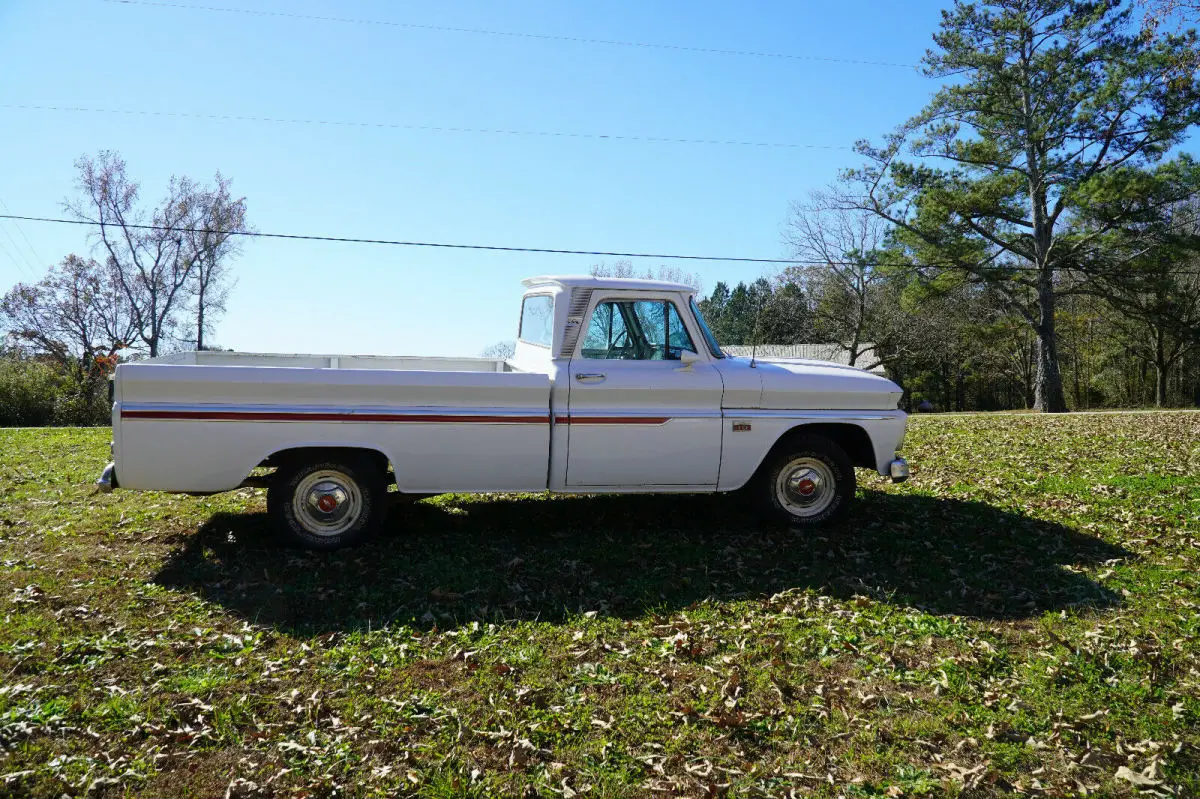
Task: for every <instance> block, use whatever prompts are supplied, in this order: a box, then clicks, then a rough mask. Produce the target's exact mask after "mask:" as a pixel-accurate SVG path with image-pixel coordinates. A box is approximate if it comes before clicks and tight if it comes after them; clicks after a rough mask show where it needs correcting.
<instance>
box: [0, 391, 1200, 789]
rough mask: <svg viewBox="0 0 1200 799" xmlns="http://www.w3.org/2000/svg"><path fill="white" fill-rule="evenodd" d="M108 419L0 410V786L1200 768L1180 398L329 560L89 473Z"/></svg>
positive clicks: (237, 510) (873, 779)
mask: <svg viewBox="0 0 1200 799" xmlns="http://www.w3.org/2000/svg"><path fill="white" fill-rule="evenodd" d="M107 436H108V431H106V430H37V431H32V430H31V431H0V485H3V489H4V495H3V499H2V500H0V616H2V618H3V624H2V625H0V675H2V678H0V795H12V796H38V797H59V796H62V795H63V794H67V795H71V796H75V795H83V794H85V793H88V794H89V795H100V796H126V795H131V796H147V797H170V796H204V797H207V796H214V797H223V796H227V797H231V798H232V797H252V796H276V795H277V796H346V795H381V796H390V795H396V794H412V795H419V796H462V795H475V796H494V795H529V796H536V795H544V796H551V795H559V796H564V797H570V796H574V795H577V794H591V795H604V796H608V795H624V796H647V795H686V796H710V795H723V794H726V793H728V794H730V795H751V796H784V795H797V796H799V795H806V796H807V795H815V796H827V797H833V796H845V797H872V796H878V797H903V796H964V797H966V796H971V797H982V796H996V795H1005V794H1011V793H1016V794H1019V795H1027V796H1076V795H1083V794H1085V793H1086V794H1088V795H1102V796H1134V795H1138V794H1139V792H1140V793H1142V795H1159V796H1178V797H1187V796H1200V749H1198V747H1200V612H1198V611H1200V590H1198V585H1200V540H1198V539H1200V415H1195V414H1191V415H1188V414H1169V413H1165V414H1144V415H1121V416H1077V417H1040V416H1003V417H955V418H925V417H923V418H916V419H914V420H913V421H912V425H911V432H910V434H909V438H908V441H907V442H906V444H905V455H906V456H907V457H908V459H909V461H910V462H911V463H912V464H913V465H914V467H915V477H914V479H913V480H912V482H910V483H909V484H906V485H903V486H892V485H890V484H886V483H884V482H883V481H881V480H879V479H878V478H876V477H874V476H873V475H868V474H866V473H863V472H860V481H861V483H862V487H861V491H860V494H861V496H860V502H859V505H858V508H857V511H856V513H855V514H854V517H853V520H852V521H851V522H850V523H849V524H848V525H847V526H846V527H845V528H843V529H837V530H831V531H829V532H828V533H824V534H821V535H815V536H802V535H798V534H795V533H788V532H782V531H778V530H772V529H764V528H762V527H760V526H757V525H756V523H754V522H753V521H751V520H750V519H748V518H747V517H746V516H745V515H744V514H743V509H742V507H741V506H740V505H739V504H738V502H737V501H736V500H732V499H728V498H714V497H603V498H601V497H597V498H559V499H555V498H547V497H543V496H497V497H489V498H469V497H457V496H448V497H439V498H436V499H433V500H427V501H425V502H423V503H420V504H417V505H413V506H411V507H408V508H402V509H398V510H397V511H395V512H393V514H392V517H391V519H390V521H389V525H388V528H389V529H388V531H387V533H386V535H384V536H383V537H381V538H380V539H378V540H376V541H374V542H372V543H370V544H369V545H366V546H364V547H361V548H358V549H355V550H352V551H347V552H343V553H338V554H334V555H309V554H304V553H300V552H296V551H291V550H287V549H284V548H281V547H279V546H278V545H276V544H275V543H274V542H273V541H272V540H271V538H270V535H269V533H268V531H267V528H266V520H265V516H264V513H263V510H264V498H263V496H262V494H261V492H258V491H252V490H248V489H247V490H243V491H240V492H236V493H233V494H227V495H222V496H216V497H210V498H189V497H183V496H174V495H162V494H134V493H123V492H118V493H116V494H113V495H100V496H96V495H93V494H92V488H91V481H92V480H93V479H94V478H95V477H96V476H97V474H98V473H99V471H100V468H101V466H102V465H103V463H104V461H105V460H106V454H107ZM185 456H186V455H185V454H184V453H181V454H180V457H185Z"/></svg>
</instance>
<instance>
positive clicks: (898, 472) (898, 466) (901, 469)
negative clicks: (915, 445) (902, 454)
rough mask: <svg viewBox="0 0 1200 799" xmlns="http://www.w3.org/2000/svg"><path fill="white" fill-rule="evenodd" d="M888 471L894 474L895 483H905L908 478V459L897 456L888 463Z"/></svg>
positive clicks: (893, 480)
mask: <svg viewBox="0 0 1200 799" xmlns="http://www.w3.org/2000/svg"><path fill="white" fill-rule="evenodd" d="M888 472H889V473H890V474H891V476H892V482H893V483H903V482H904V481H905V480H907V479H908V461H906V460H904V458H896V460H894V461H892V462H891V463H890V464H889V465H888Z"/></svg>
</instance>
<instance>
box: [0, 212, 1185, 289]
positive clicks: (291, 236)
mask: <svg viewBox="0 0 1200 799" xmlns="http://www.w3.org/2000/svg"><path fill="white" fill-rule="evenodd" d="M0 219H14V220H19V221H22V222H46V223H52V224H59V225H81V226H88V227H103V226H104V223H101V222H94V221H91V220H87V219H62V218H55V217H44V216H20V215H17V214H0ZM1190 221H1193V222H1194V221H1195V220H1190ZM109 226H110V227H125V228H129V229H131V230H155V231H161V232H165V233H208V234H214V233H216V234H223V235H229V236H243V237H246V238H254V239H285V240H289V241H325V242H336V243H339V244H379V245H385V246H392V247H428V248H436V249H447V250H485V251H488V252H527V253H539V254H546V255H592V256H602V257H607V258H657V259H659V260H674V261H721V262H728V263H749V264H781V265H786V266H883V265H884V264H881V263H879V262H868V261H828V260H803V259H796V258H749V257H743V256H727V255H681V254H678V253H648V252H610V251H606V250H566V249H555V248H550V247H505V246H500V245H495V244H451V243H446V242H431V241H405V240H401V239H367V238H352V237H347V236H321V235H316V234H303V233H263V232H262V231H257V230H253V231H252V230H213V229H210V228H193V227H174V226H170V225H109ZM919 266H923V267H940V268H943V269H967V267H966V266H964V265H963V264H961V263H954V262H945V263H941V264H939V263H937V262H926V263H923V264H919ZM995 269H996V270H997V271H1008V272H1040V271H1041V270H1040V269H1038V268H1037V267H1031V266H1017V265H1012V266H996V267H995ZM1124 272H1125V273H1128V274H1138V275H1142V274H1145V273H1144V272H1143V271H1141V270H1135V269H1130V270H1124ZM1118 273H1120V272H1119V271H1114V270H1105V274H1118ZM1178 273H1180V274H1200V272H1191V271H1188V272H1178Z"/></svg>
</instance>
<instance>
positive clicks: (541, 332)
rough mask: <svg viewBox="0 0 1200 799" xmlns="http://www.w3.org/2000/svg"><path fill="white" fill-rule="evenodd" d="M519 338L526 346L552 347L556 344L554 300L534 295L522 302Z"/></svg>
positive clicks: (547, 295) (542, 295)
mask: <svg viewBox="0 0 1200 799" xmlns="http://www.w3.org/2000/svg"><path fill="white" fill-rule="evenodd" d="M517 338H518V339H519V340H521V341H523V342H525V343H526V344H533V345H535V346H538V347H550V346H553V344H554V298H553V297H551V296H550V295H549V294H534V295H532V296H529V297H526V298H525V299H524V300H523V301H522V302H521V327H520V329H519V330H518V331H517Z"/></svg>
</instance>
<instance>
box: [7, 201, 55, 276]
mask: <svg viewBox="0 0 1200 799" xmlns="http://www.w3.org/2000/svg"><path fill="white" fill-rule="evenodd" d="M0 208H3V209H4V212H5V213H12V209H11V208H9V207H8V203H6V202H4V198H3V197H0ZM9 221H11V222H12V224H13V227H15V228H16V229H17V232H18V233H20V234H21V238H22V239H24V240H25V246H26V247H28V248H29V252H30V253H32V254H33V259H34V260H35V261H37V262H38V263H40V264H44V263H45V261H44V260H43V259H42V256H41V255H39V254H38V251H37V248H36V247H34V246H33V242H32V241H30V240H29V237H28V236H26V235H25V229H24V228H22V227H21V226H20V225H19V224H18V223H17V221H16V220H15V219H13V220H9Z"/></svg>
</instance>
